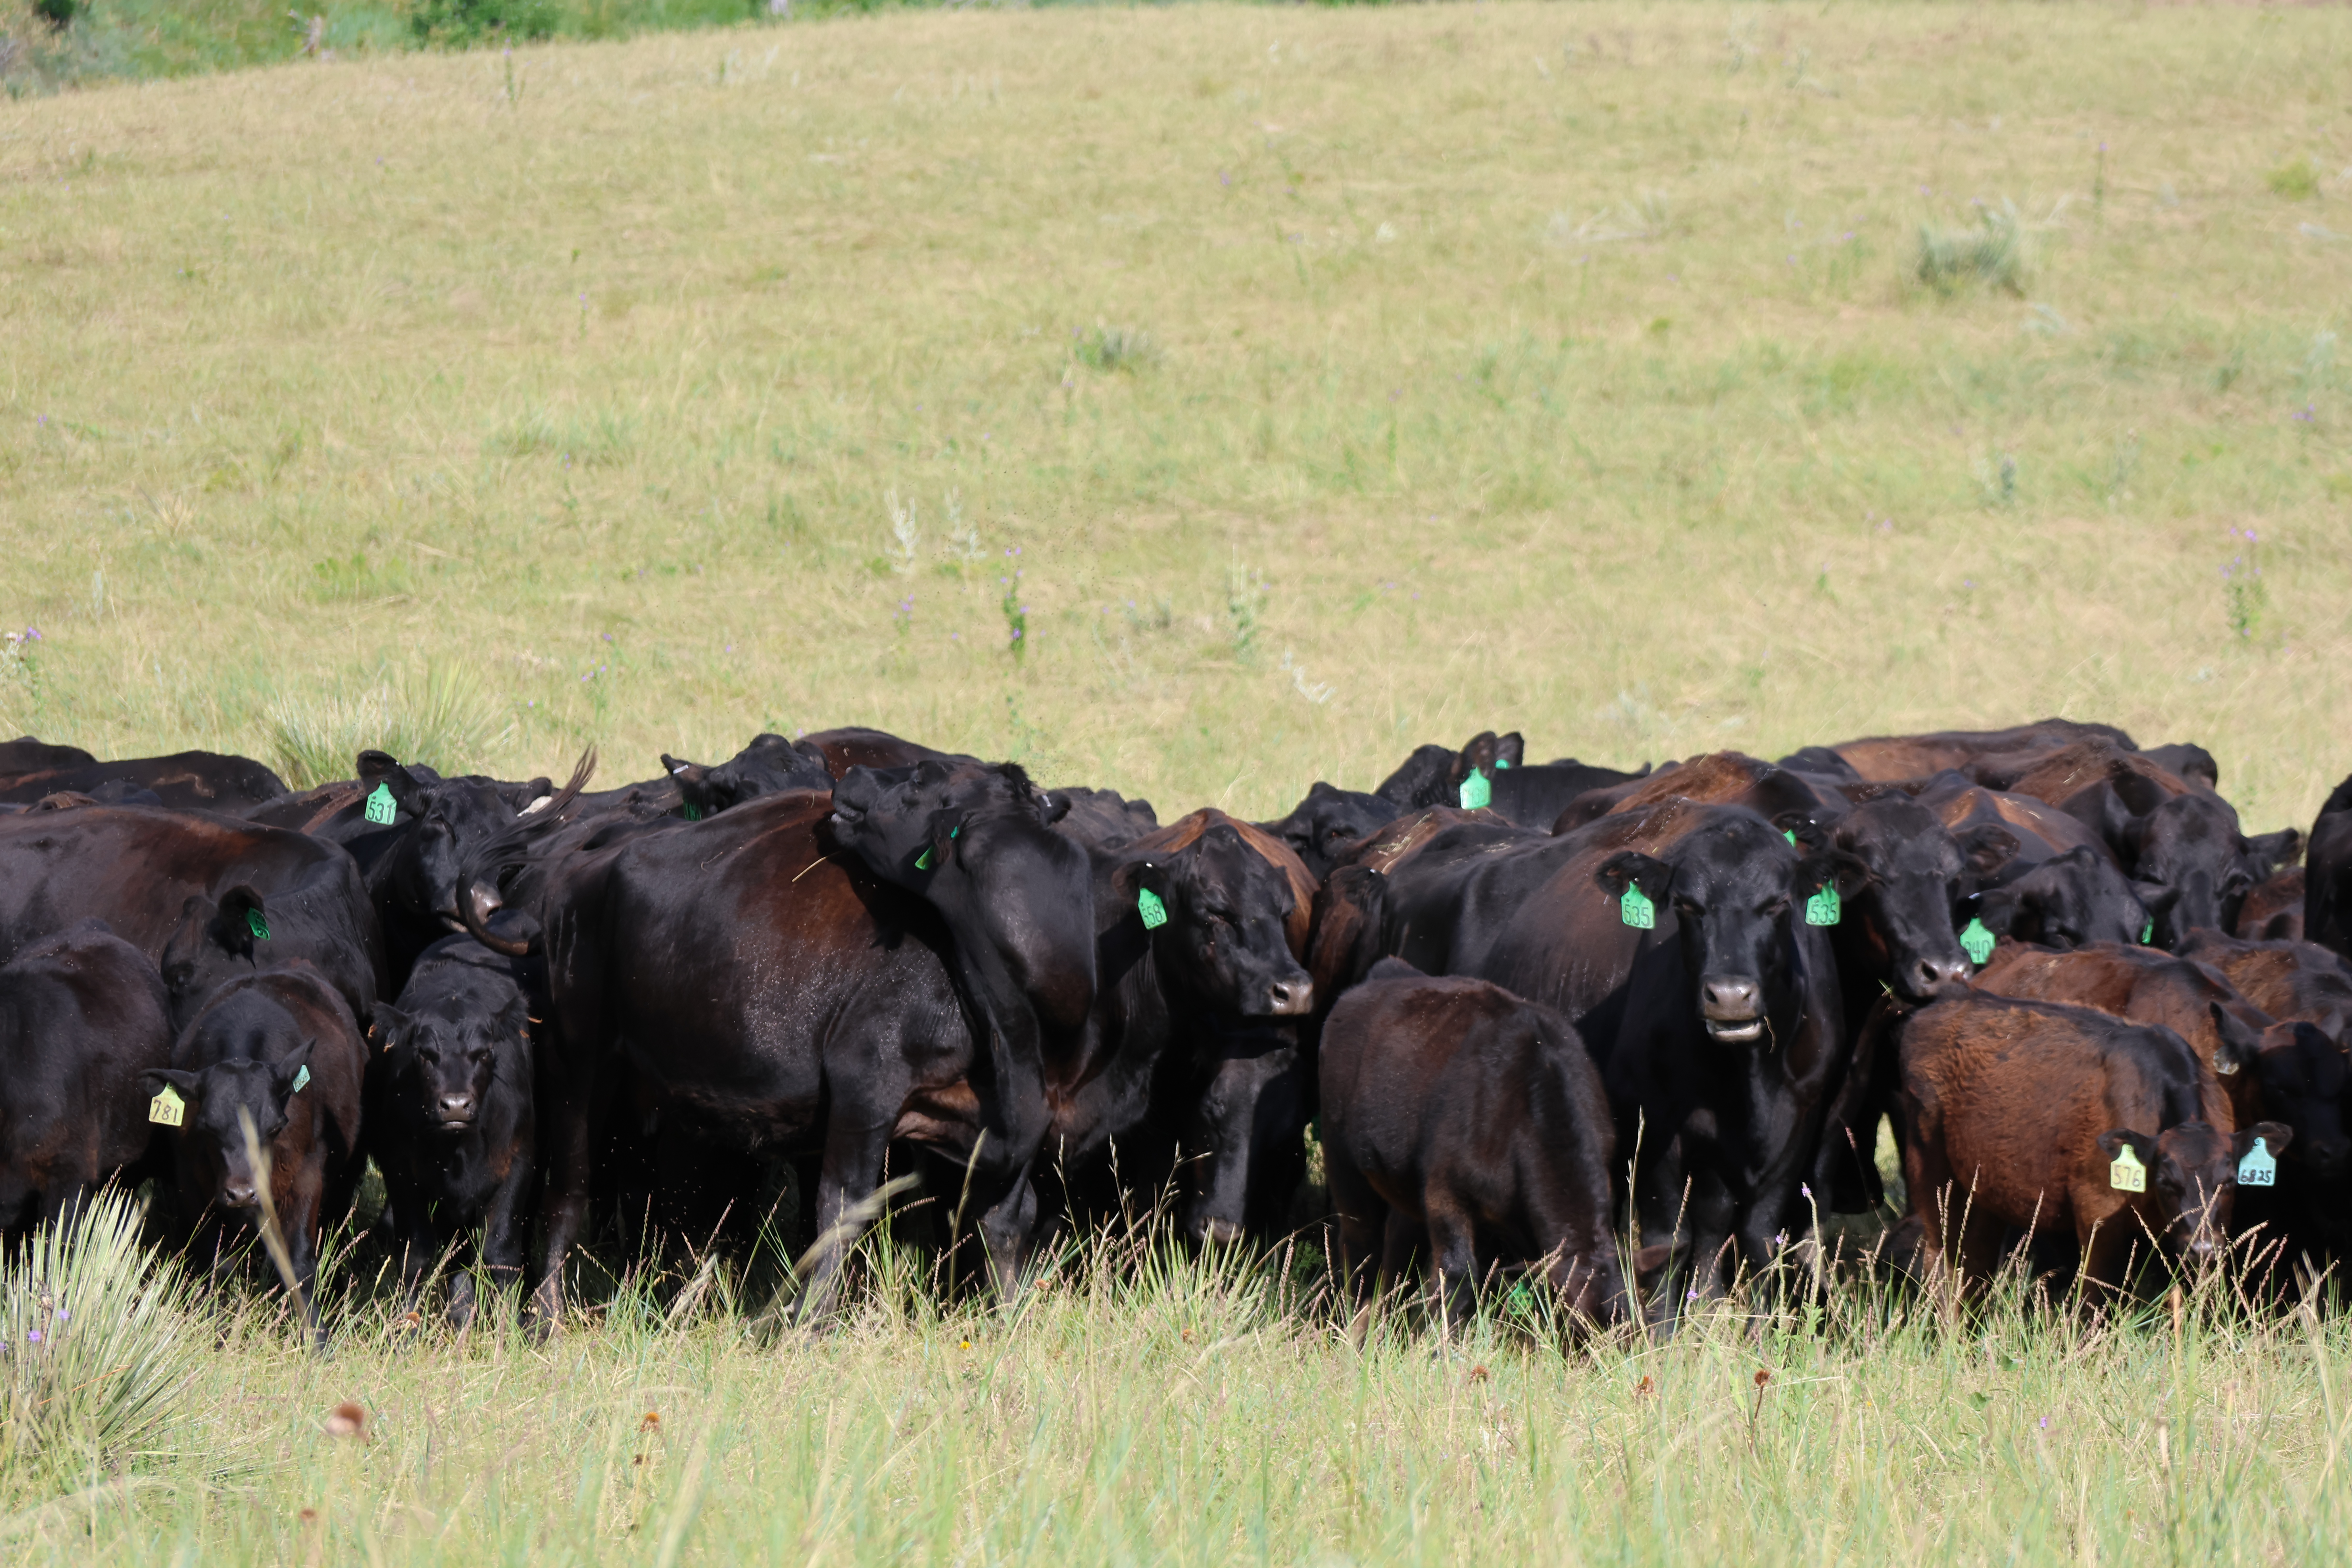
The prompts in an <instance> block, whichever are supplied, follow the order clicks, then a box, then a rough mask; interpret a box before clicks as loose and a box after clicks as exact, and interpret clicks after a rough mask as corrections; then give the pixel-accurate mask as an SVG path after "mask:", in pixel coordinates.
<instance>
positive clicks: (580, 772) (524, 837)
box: [457, 746, 596, 958]
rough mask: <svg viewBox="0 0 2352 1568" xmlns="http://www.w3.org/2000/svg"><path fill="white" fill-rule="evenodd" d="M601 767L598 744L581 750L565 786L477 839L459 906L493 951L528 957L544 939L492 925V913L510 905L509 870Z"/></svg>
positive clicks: (555, 823)
mask: <svg viewBox="0 0 2352 1568" xmlns="http://www.w3.org/2000/svg"><path fill="white" fill-rule="evenodd" d="M595 773H596V748H595V747H593V746H591V747H589V748H588V749H587V750H586V751H584V752H581V753H580V761H579V762H578V763H575V764H574V765H573V766H572V776H571V777H570V778H569V779H567V780H565V781H564V784H563V787H562V789H560V790H558V791H556V793H555V794H553V795H549V796H547V797H546V798H545V799H544V800H541V801H536V802H533V803H532V805H531V808H530V813H529V814H528V815H526V816H523V817H522V818H521V819H520V821H518V822H515V823H513V824H512V825H510V826H507V827H505V828H503V829H501V830H499V832H497V833H494V834H492V835H491V836H490V837H488V838H486V839H484V840H483V841H482V842H481V843H480V844H478V845H477V846H476V847H475V848H474V852H473V853H472V854H470V855H468V856H467V857H466V864H465V868H464V872H463V875H462V876H461V878H460V879H459V885H460V886H461V887H463V888H464V889H465V895H464V896H463V897H462V898H460V899H459V900H457V906H458V910H459V912H460V913H461V915H462V916H463V918H464V920H465V922H466V931H467V934H468V935H469V936H471V937H472V938H473V939H474V940H475V941H476V942H480V943H481V944H482V945H483V946H484V947H487V948H488V949H489V950H490V951H491V952H501V953H504V954H506V955H507V956H508V957H509V958H522V957H525V956H527V955H529V954H530V952H531V950H532V949H533V948H535V947H536V946H537V945H538V941H537V933H536V932H535V931H534V932H531V933H529V934H517V933H515V932H514V931H511V930H509V931H497V930H494V929H493V928H492V926H491V923H490V922H491V918H492V917H493V916H495V915H497V914H498V913H499V911H500V910H503V909H504V908H505V907H506V900H505V897H504V895H503V894H502V893H501V892H500V890H499V887H500V884H501V883H502V882H503V881H504V880H505V878H506V874H507V873H508V872H509V871H511V870H513V869H514V868H516V867H518V866H520V865H521V864H523V862H525V861H526V860H529V859H530V854H531V850H532V848H533V847H534V846H535V845H536V844H537V842H538V841H539V839H540V838H541V837H544V836H545V835H546V833H547V832H548V830H549V829H550V828H552V827H555V826H559V825H560V824H561V823H562V821H563V818H564V813H565V812H566V811H567V810H569V809H570V807H571V805H572V802H574V801H576V800H578V799H579V798H580V792H581V791H582V790H584V789H586V788H587V787H588V781H589V779H591V778H592V777H593V776H594V775H595Z"/></svg>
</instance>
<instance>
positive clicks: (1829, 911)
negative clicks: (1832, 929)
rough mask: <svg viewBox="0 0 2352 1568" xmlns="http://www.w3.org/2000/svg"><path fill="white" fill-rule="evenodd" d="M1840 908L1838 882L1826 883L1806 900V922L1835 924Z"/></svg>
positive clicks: (1811, 923)
mask: <svg viewBox="0 0 2352 1568" xmlns="http://www.w3.org/2000/svg"><path fill="white" fill-rule="evenodd" d="M1840 909H1841V906H1840V905H1839V903H1838V890H1837V884H1836V883H1835V882H1831V883H1828V884H1825V885H1824V886H1823V887H1822V890H1821V891H1820V892H1818V893H1815V894H1814V895H1813V896H1812V897H1811V898H1810V899H1807V900H1805V923H1806V924H1807V925H1809V926H1833V925H1835V924H1837V923H1838V914H1839V912H1840Z"/></svg>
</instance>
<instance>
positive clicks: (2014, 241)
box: [1916, 202, 2031, 298]
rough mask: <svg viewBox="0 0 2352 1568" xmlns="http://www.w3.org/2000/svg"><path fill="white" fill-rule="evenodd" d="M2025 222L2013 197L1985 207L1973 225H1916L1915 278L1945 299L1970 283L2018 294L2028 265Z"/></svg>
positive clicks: (2021, 292) (2028, 269)
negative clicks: (1995, 205) (2020, 216)
mask: <svg viewBox="0 0 2352 1568" xmlns="http://www.w3.org/2000/svg"><path fill="white" fill-rule="evenodd" d="M2027 248H2028V247H2027V238H2026V231H2025V225H2024V223H2023V221H2022V220H2021V219H2020V218H2019V216H2018V213H2017V206H2016V204H2015V203H2013V202H2003V203H2001V205H2000V207H1998V208H1993V207H1987V208H1985V209H1984V210H1983V211H1982V212H1980V213H1979V214H1978V215H1977V221H1976V222H1975V223H1973V224H1969V225H1965V226H1948V225H1940V224H1929V223H1923V224H1921V225H1920V226H1919V254H1918V260H1917V263H1916V275H1917V277H1918V279H1919V281H1920V282H1922V283H1924V284H1926V285H1927V287H1928V288H1930V289H1934V290H1935V291H1936V292H1937V293H1938V294H1941V295H1944V296H1945V297H1947V298H1949V297H1950V296H1951V295H1953V294H1956V293H1958V292H1959V290H1960V289H1964V288H1968V287H1969V286H1971V285H1981V286H1983V287H1985V288H1987V289H2000V290H2002V291H2003V292H2005V293H2010V294H2017V295H2022V294H2023V293H2024V292H2025V279H2026V275H2027V273H2028V272H2029V271H2030V270H2031V258H2030V257H2029V256H2028V255H2027Z"/></svg>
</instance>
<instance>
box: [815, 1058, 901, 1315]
mask: <svg viewBox="0 0 2352 1568" xmlns="http://www.w3.org/2000/svg"><path fill="white" fill-rule="evenodd" d="M893 1120H894V1119H893V1118H891V1117H889V1116H887V1115H875V1114H872V1113H871V1112H868V1111H867V1110H866V1109H865V1108H864V1107H861V1106H856V1105H845V1104H836V1105H835V1106H834V1107H833V1113H832V1115H831V1116H830V1117H829V1118H828V1119H827V1121H826V1124H825V1129H824V1169H823V1171H822V1172H820V1173H819V1174H818V1176H817V1184H816V1230H817V1239H816V1241H815V1243H814V1247H815V1248H816V1260H815V1265H814V1268H811V1269H810V1271H809V1277H808V1280H807V1282H806V1283H805V1284H803V1286H802V1287H801V1299H800V1303H799V1305H798V1307H797V1308H795V1310H794V1314H793V1315H794V1316H795V1317H796V1318H797V1319H798V1320H799V1321H802V1322H809V1321H814V1320H815V1319H817V1318H820V1317H822V1316H824V1314H825V1313H826V1312H827V1311H829V1310H831V1309H832V1306H833V1298H834V1293H835V1290H836V1289H838V1287H839V1285H840V1276H841V1268H842V1265H843V1264H844V1262H845V1261H846V1260H847V1258H848V1256H849V1249H850V1248H851V1247H855V1246H856V1244H857V1238H858V1237H859V1236H861V1235H863V1234H864V1233H865V1230H866V1226H868V1225H869V1224H871V1223H872V1222H873V1219H874V1217H875V1216H874V1215H870V1214H867V1213H866V1212H864V1208H865V1205H866V1200H867V1199H869V1198H870V1197H872V1196H873V1195H874V1189H875V1188H876V1187H877V1186H879V1185H881V1183H882V1160H883V1156H884V1155H885V1154H886V1153H887V1152H888V1150H889V1147H890V1127H891V1122H892V1121H893Z"/></svg>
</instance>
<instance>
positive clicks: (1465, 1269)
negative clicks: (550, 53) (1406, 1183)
mask: <svg viewBox="0 0 2352 1568" xmlns="http://www.w3.org/2000/svg"><path fill="white" fill-rule="evenodd" d="M1428 1230H1429V1272H1430V1276H1431V1278H1430V1284H1431V1287H1432V1289H1434V1290H1435V1291H1436V1293H1437V1310H1438V1322H1439V1325H1440V1330H1441V1331H1442V1332H1444V1334H1445V1335H1446V1336H1447V1337H1448V1338H1451V1337H1452V1336H1453V1335H1454V1334H1455V1333H1457V1332H1459V1331H1461V1329H1462V1326H1463V1325H1464V1324H1465V1323H1467V1322H1468V1321H1470V1314H1471V1310H1472V1308H1473V1307H1474V1306H1475V1299H1476V1296H1477V1289H1478V1252H1477V1246H1476V1242H1477V1227H1476V1225H1475V1223H1474V1222H1473V1220H1472V1219H1471V1216H1470V1214H1469V1211H1468V1210H1466V1209H1465V1208H1464V1207H1463V1206H1462V1205H1461V1203H1460V1202H1459V1201H1458V1200H1457V1199H1456V1198H1455V1197H1454V1194H1452V1193H1449V1192H1444V1191H1442V1190H1441V1191H1436V1192H1433V1193H1431V1194H1429V1197H1428Z"/></svg>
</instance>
